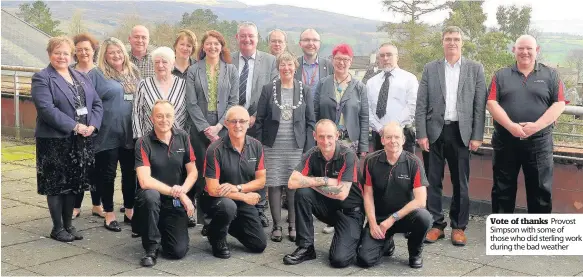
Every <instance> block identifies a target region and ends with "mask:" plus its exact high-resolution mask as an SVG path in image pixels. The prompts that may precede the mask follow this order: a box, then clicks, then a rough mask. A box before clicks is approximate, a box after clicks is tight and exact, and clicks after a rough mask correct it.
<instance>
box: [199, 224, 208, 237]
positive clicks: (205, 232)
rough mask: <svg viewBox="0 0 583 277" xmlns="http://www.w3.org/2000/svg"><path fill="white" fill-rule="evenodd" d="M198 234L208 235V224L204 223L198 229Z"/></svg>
mask: <svg viewBox="0 0 583 277" xmlns="http://www.w3.org/2000/svg"><path fill="white" fill-rule="evenodd" d="M200 234H201V235H202V236H203V237H206V236H208V234H209V226H208V225H204V226H202V230H201V231H200Z"/></svg>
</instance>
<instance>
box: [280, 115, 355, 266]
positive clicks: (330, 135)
mask: <svg viewBox="0 0 583 277" xmlns="http://www.w3.org/2000/svg"><path fill="white" fill-rule="evenodd" d="M314 138H315V139H316V141H317V146H316V147H314V148H312V149H310V150H308V151H307V152H306V153H305V154H304V155H303V157H302V161H301V162H300V163H299V164H298V166H297V167H296V169H295V171H294V172H293V173H292V175H291V177H290V179H289V182H288V187H289V188H290V189H297V190H296V196H295V197H296V199H295V208H296V230H297V238H296V245H297V246H298V248H297V249H296V250H295V251H294V252H293V253H292V254H288V255H285V257H283V263H284V264H289V265H293V264H299V263H301V262H303V261H307V260H312V259H315V258H316V252H315V250H314V220H313V218H312V214H314V215H315V216H316V217H317V218H318V219H319V220H321V221H322V222H324V223H326V224H328V225H331V226H334V228H335V232H334V238H333V239H332V245H331V246H330V255H329V259H330V264H331V265H332V266H333V267H346V266H348V265H350V264H351V263H352V262H353V261H354V260H355V258H356V248H357V247H358V241H359V240H360V232H361V230H362V224H363V222H364V211H363V207H362V188H361V187H360V186H359V185H358V183H357V172H356V170H357V162H358V158H357V157H356V154H355V153H354V152H353V151H352V150H351V149H350V148H348V147H346V146H344V145H343V144H340V143H338V142H337V141H338V129H336V124H335V123H334V122H332V121H330V120H328V119H322V120H320V121H318V123H316V131H315V132H314Z"/></svg>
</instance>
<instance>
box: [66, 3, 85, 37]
mask: <svg viewBox="0 0 583 277" xmlns="http://www.w3.org/2000/svg"><path fill="white" fill-rule="evenodd" d="M84 32H87V27H86V26H85V24H83V11H81V10H80V9H75V12H73V16H71V22H69V35H70V36H75V35H77V34H80V33H84Z"/></svg>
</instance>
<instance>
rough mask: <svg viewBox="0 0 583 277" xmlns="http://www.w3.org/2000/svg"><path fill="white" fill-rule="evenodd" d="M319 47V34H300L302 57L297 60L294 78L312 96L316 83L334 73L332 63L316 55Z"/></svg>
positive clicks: (305, 32) (309, 31) (310, 31)
mask: <svg viewBox="0 0 583 277" xmlns="http://www.w3.org/2000/svg"><path fill="white" fill-rule="evenodd" d="M320 46H321V41H320V34H318V32H316V30H314V29H306V30H304V31H303V32H302V33H301V34H300V47H301V48H302V52H303V53H304V55H303V56H301V57H299V58H298V62H299V63H300V67H299V68H298V69H297V70H296V74H295V78H296V80H298V81H302V82H303V83H304V85H305V86H307V87H308V88H310V90H311V91H312V95H313V94H314V93H315V90H314V88H315V87H316V85H317V84H318V82H319V81H320V80H321V79H323V78H324V77H326V76H328V75H332V73H334V66H333V65H332V62H331V61H330V60H329V59H326V58H321V57H320V56H319V55H318V51H320Z"/></svg>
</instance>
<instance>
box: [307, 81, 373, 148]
mask: <svg viewBox="0 0 583 277" xmlns="http://www.w3.org/2000/svg"><path fill="white" fill-rule="evenodd" d="M315 95H316V96H315V99H314V112H315V114H316V121H318V120H320V119H324V118H326V119H330V120H332V121H334V122H336V103H337V102H336V89H335V88H334V75H330V76H328V77H326V78H324V79H322V80H320V83H318V85H317V86H316V93H315ZM340 111H341V112H342V114H344V125H345V126H346V129H347V131H348V137H349V138H350V140H351V141H357V140H358V151H359V152H361V153H362V152H368V126H369V121H368V94H367V92H366V86H365V85H364V84H363V83H362V82H361V81H359V80H356V79H354V78H353V79H352V80H351V81H350V83H349V84H348V87H347V88H346V91H345V92H344V95H342V99H340Z"/></svg>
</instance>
